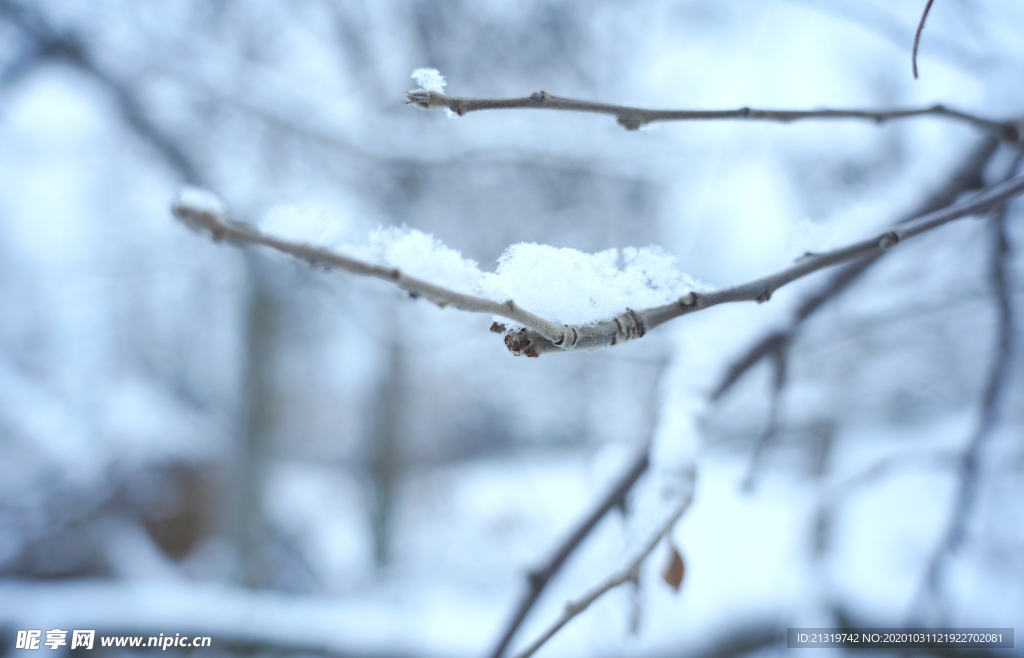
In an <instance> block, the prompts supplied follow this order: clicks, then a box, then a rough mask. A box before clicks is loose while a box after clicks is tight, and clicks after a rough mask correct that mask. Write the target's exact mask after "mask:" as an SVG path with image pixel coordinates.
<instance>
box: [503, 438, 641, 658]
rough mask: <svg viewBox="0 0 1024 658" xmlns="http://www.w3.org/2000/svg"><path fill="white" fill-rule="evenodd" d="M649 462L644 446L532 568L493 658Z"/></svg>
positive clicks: (505, 645) (621, 501) (620, 502)
mask: <svg viewBox="0 0 1024 658" xmlns="http://www.w3.org/2000/svg"><path fill="white" fill-rule="evenodd" d="M649 464H650V462H649V459H648V454H647V449H646V448H644V450H642V451H641V452H640V454H639V455H637V458H636V459H635V460H634V461H633V463H632V464H631V465H630V467H629V469H628V470H627V471H626V472H625V473H624V474H623V476H622V478H620V479H619V481H618V482H616V483H615V486H614V487H612V489H611V490H610V491H609V492H608V494H607V495H606V496H605V497H604V498H603V499H602V500H601V501H600V502H599V503H598V505H597V507H595V508H594V510H593V511H592V512H591V513H590V514H589V515H587V517H586V518H584V519H583V520H582V521H580V524H579V526H578V527H577V528H576V529H575V530H574V531H573V532H572V534H570V535H569V536H568V537H567V538H566V539H565V541H563V542H562V543H561V544H560V545H559V546H558V548H557V550H555V552H554V554H553V555H552V556H551V557H550V558H549V559H548V561H547V563H546V564H545V565H544V566H543V567H541V568H540V569H536V570H533V571H531V572H530V573H529V576H528V578H527V581H528V583H529V589H528V590H527V591H526V593H525V594H524V595H523V598H522V599H521V600H520V601H519V605H518V606H517V607H516V611H515V614H513V615H512V619H511V620H510V621H509V624H508V627H507V628H506V629H505V632H504V633H502V636H501V639H500V640H499V641H498V645H497V646H496V647H495V648H494V651H492V652H491V654H490V655H491V656H492V658H501V656H502V654H504V653H505V649H507V648H508V645H509V642H511V641H512V638H513V637H515V634H516V631H517V630H519V627H520V626H521V625H522V623H523V621H524V620H525V619H526V615H527V614H528V613H529V612H530V610H531V609H532V608H533V606H534V604H535V603H536V602H537V599H539V598H540V595H541V592H543V591H544V588H545V587H546V586H547V584H548V582H549V581H550V580H551V578H552V577H554V575H555V574H556V573H558V570H559V569H561V568H562V565H563V564H564V563H565V561H566V559H568V557H569V555H571V554H572V552H573V551H574V550H576V547H577V546H579V545H580V544H581V543H582V542H583V540H584V539H586V537H587V535H589V534H590V532H591V531H592V530H593V529H594V527H595V526H597V524H598V522H599V521H600V520H601V519H603V518H604V517H605V515H606V514H608V512H610V511H611V510H612V509H615V508H616V507H624V506H625V501H626V494H628V493H629V490H630V489H632V488H633V485H634V484H636V482H637V480H639V479H640V476H641V475H643V474H644V472H645V471H646V470H647V467H648V465H649Z"/></svg>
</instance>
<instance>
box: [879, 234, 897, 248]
mask: <svg viewBox="0 0 1024 658" xmlns="http://www.w3.org/2000/svg"><path fill="white" fill-rule="evenodd" d="M899 241H900V236H899V234H898V233H897V232H896V231H889V232H888V233H886V234H885V235H883V236H882V237H880V238H878V248H879V249H881V250H882V251H888V250H889V249H892V248H893V247H895V246H896V244H897V243H898V242H899Z"/></svg>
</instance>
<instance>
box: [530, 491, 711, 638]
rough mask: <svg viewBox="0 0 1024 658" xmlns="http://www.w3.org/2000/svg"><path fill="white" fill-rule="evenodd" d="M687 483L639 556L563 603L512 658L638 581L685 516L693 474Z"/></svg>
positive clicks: (550, 636) (690, 499)
mask: <svg viewBox="0 0 1024 658" xmlns="http://www.w3.org/2000/svg"><path fill="white" fill-rule="evenodd" d="M686 480H687V482H686V483H685V484H684V486H685V487H686V490H685V492H683V495H682V498H680V500H679V502H678V504H677V505H676V506H675V508H673V510H672V512H671V513H670V514H669V515H668V517H667V518H666V519H665V521H664V522H662V524H661V525H660V526H658V528H657V529H656V530H655V532H654V533H653V534H652V535H651V536H650V537H649V538H648V539H647V542H646V543H645V544H644V545H643V547H642V548H641V550H640V552H639V553H637V554H636V556H635V557H634V558H633V559H632V560H630V561H629V563H628V564H626V566H624V567H623V568H622V569H620V570H618V571H616V572H615V573H613V574H611V575H610V576H608V577H607V578H606V579H605V580H603V581H601V583H599V584H598V585H596V586H595V587H594V588H593V589H591V590H590V591H589V592H587V593H585V594H583V595H582V596H580V597H579V598H578V599H575V600H573V601H569V602H568V603H566V604H565V608H564V609H563V610H562V614H561V615H559V617H558V619H556V620H555V621H554V622H553V623H552V624H551V626H549V627H548V628H547V630H545V631H544V632H543V633H541V634H540V636H539V637H538V638H537V639H536V640H534V641H533V642H532V643H530V645H529V646H528V647H526V648H525V649H523V650H522V651H520V652H519V653H517V654H516V655H515V658H529V657H530V656H532V655H533V654H534V653H536V652H537V649H540V648H541V647H542V646H543V645H544V643H545V642H547V641H548V640H550V639H551V638H552V637H553V636H554V635H555V633H557V632H558V631H560V630H561V629H562V627H563V626H565V625H566V624H568V623H569V622H570V621H572V619H573V617H575V616H576V615H578V614H580V613H581V612H583V611H584V610H586V609H587V608H588V607H590V604H591V603H593V602H594V601H596V600H598V599H599V598H601V597H602V596H604V595H605V594H606V593H608V592H609V591H611V590H613V589H615V588H616V587H618V586H619V585H623V584H625V583H628V582H631V581H635V580H636V579H637V578H638V577H639V575H640V566H641V565H642V564H643V563H644V560H646V559H647V556H648V555H650V554H651V553H652V552H653V551H654V549H655V548H656V547H657V546H658V543H659V542H660V541H661V540H662V539H664V538H665V537H666V536H667V535H668V534H669V533H670V532H672V528H673V527H675V524H676V521H678V520H679V517H681V516H682V515H683V513H685V512H686V510H687V509H688V508H689V507H690V503H691V502H693V490H694V486H695V483H696V473H694V472H693V471H691V472H690V473H689V474H688V475H687V477H686Z"/></svg>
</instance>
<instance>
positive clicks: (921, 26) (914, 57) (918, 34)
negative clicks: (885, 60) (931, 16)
mask: <svg viewBox="0 0 1024 658" xmlns="http://www.w3.org/2000/svg"><path fill="white" fill-rule="evenodd" d="M934 1H935V0H928V2H927V3H925V6H924V12H922V13H921V22H920V23H918V24H917V31H916V32H914V49H913V52H911V54H910V66H911V68H913V69H914V79H915V80H917V47H918V46H920V45H921V32H923V31H924V22H925V20H926V19H927V18H928V12H929V11H931V10H932V3H933V2H934Z"/></svg>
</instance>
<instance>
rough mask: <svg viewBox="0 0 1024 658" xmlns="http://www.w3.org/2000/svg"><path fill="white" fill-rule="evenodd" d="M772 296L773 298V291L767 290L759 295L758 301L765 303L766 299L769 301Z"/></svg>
mask: <svg viewBox="0 0 1024 658" xmlns="http://www.w3.org/2000/svg"><path fill="white" fill-rule="evenodd" d="M771 298H772V291H771V290H765V291H764V292H763V293H761V294H760V295H758V296H757V303H758V304H763V303H765V302H766V301H768V300H769V299H771Z"/></svg>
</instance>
